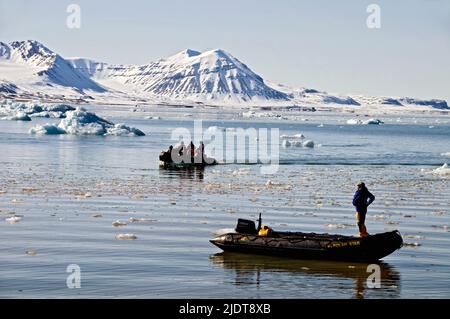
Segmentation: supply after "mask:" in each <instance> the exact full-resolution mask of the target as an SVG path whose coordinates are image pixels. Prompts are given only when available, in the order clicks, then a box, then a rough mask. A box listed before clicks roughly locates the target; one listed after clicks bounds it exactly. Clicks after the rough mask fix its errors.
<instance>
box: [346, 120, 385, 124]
mask: <svg viewBox="0 0 450 319" xmlns="http://www.w3.org/2000/svg"><path fill="white" fill-rule="evenodd" d="M346 123H347V125H382V124H384V122H383V121H381V120H379V119H369V120H366V121H362V120H359V119H350V120H347V122H346Z"/></svg>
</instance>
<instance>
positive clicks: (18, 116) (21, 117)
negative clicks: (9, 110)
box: [3, 112, 31, 121]
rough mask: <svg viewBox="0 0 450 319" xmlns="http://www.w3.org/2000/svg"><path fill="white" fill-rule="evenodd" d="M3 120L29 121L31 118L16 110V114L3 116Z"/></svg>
mask: <svg viewBox="0 0 450 319" xmlns="http://www.w3.org/2000/svg"><path fill="white" fill-rule="evenodd" d="M3 119H4V120H10V121H31V118H30V117H29V116H28V114H26V113H24V112H17V113H16V114H14V115H12V116H7V117H4V118H3Z"/></svg>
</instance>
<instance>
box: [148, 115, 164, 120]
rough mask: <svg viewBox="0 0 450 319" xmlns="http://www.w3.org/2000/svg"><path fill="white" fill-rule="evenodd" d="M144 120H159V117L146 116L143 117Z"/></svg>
mask: <svg viewBox="0 0 450 319" xmlns="http://www.w3.org/2000/svg"><path fill="white" fill-rule="evenodd" d="M145 119H146V120H160V119H161V117H160V116H147V117H145Z"/></svg>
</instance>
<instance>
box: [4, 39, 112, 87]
mask: <svg viewBox="0 0 450 319" xmlns="http://www.w3.org/2000/svg"><path fill="white" fill-rule="evenodd" d="M0 57H1V58H2V60H5V62H9V69H11V68H12V67H14V66H16V67H21V68H22V70H23V67H24V66H26V67H28V71H29V72H27V73H28V74H30V73H31V75H32V76H31V77H30V79H31V78H33V79H34V81H35V82H36V83H37V85H41V86H42V85H45V86H53V85H61V86H64V87H69V88H71V89H73V90H75V91H77V92H80V93H81V92H82V91H84V90H92V91H95V92H104V91H105V89H104V88H102V87H101V86H100V85H98V84H97V83H95V82H94V81H93V80H92V79H90V78H89V77H88V76H85V75H84V74H82V73H80V72H78V71H77V70H75V69H74V68H73V67H72V65H71V64H70V63H69V62H68V61H66V60H65V59H64V58H63V57H61V56H60V55H59V54H57V53H55V52H53V51H52V50H50V49H49V48H47V47H46V46H45V45H43V44H42V43H40V42H38V41H34V40H26V41H14V42H11V43H10V44H9V45H8V44H6V43H3V42H0ZM0 75H1V74H0ZM17 76H19V77H20V74H17ZM6 80H7V79H6Z"/></svg>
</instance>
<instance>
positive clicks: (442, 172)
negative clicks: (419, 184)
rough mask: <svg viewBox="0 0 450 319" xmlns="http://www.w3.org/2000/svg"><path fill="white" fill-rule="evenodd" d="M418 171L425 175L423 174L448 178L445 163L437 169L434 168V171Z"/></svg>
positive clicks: (449, 169)
mask: <svg viewBox="0 0 450 319" xmlns="http://www.w3.org/2000/svg"><path fill="white" fill-rule="evenodd" d="M420 171H421V172H422V173H425V174H433V175H440V176H450V168H449V167H448V164H447V163H445V164H444V165H442V166H441V167H438V168H435V169H432V170H429V169H424V168H422V169H421V170H420Z"/></svg>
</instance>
